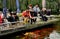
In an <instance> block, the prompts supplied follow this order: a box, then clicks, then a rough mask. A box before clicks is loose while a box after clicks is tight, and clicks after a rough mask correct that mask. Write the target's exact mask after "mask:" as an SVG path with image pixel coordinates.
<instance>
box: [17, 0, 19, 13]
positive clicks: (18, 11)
mask: <svg viewBox="0 0 60 39" xmlns="http://www.w3.org/2000/svg"><path fill="white" fill-rule="evenodd" d="M16 7H17V13H20V9H19V0H16Z"/></svg>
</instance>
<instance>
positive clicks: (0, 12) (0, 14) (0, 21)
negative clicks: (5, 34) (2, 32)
mask: <svg viewBox="0 0 60 39" xmlns="http://www.w3.org/2000/svg"><path fill="white" fill-rule="evenodd" d="M3 18H4V15H3V13H2V11H0V24H1V23H3Z"/></svg>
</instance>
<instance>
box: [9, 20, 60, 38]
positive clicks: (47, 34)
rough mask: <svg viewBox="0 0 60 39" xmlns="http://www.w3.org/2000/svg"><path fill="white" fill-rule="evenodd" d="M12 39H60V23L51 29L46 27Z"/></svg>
mask: <svg viewBox="0 0 60 39" xmlns="http://www.w3.org/2000/svg"><path fill="white" fill-rule="evenodd" d="M10 39H60V21H59V22H56V23H55V25H53V26H51V27H44V28H41V29H36V30H33V31H31V32H26V33H22V35H18V36H15V37H12V38H10Z"/></svg>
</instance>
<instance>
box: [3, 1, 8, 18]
mask: <svg viewBox="0 0 60 39" xmlns="http://www.w3.org/2000/svg"><path fill="white" fill-rule="evenodd" d="M6 11H7V8H6V0H3V14H4V16H5V17H6V13H7V12H6Z"/></svg>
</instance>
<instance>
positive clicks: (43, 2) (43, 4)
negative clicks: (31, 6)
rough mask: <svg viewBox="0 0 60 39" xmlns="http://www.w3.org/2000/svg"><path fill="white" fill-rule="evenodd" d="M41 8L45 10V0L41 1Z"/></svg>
mask: <svg viewBox="0 0 60 39" xmlns="http://www.w3.org/2000/svg"><path fill="white" fill-rule="evenodd" d="M42 8H46V0H42Z"/></svg>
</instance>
